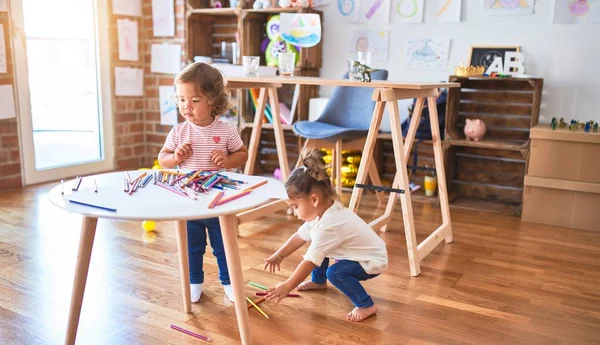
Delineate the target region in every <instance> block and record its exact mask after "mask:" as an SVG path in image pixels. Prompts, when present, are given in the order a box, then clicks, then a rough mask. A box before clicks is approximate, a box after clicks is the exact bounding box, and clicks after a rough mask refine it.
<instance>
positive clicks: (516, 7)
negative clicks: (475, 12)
mask: <svg viewBox="0 0 600 345" xmlns="http://www.w3.org/2000/svg"><path fill="white" fill-rule="evenodd" d="M534 2H535V0H483V2H482V3H481V6H482V10H483V15H484V16H531V15H533V5H534Z"/></svg>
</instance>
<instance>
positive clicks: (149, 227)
mask: <svg viewBox="0 0 600 345" xmlns="http://www.w3.org/2000/svg"><path fill="white" fill-rule="evenodd" d="M142 228H144V230H146V231H153V230H154V229H156V222H155V221H153V220H145V221H143V222H142Z"/></svg>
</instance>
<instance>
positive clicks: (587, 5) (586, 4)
mask: <svg viewBox="0 0 600 345" xmlns="http://www.w3.org/2000/svg"><path fill="white" fill-rule="evenodd" d="M553 22H554V24H583V23H591V24H600V0H556V2H554V20H553Z"/></svg>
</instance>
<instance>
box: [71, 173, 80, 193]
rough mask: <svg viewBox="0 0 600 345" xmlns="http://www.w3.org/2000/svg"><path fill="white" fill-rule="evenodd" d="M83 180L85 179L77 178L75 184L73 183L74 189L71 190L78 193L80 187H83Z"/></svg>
mask: <svg viewBox="0 0 600 345" xmlns="http://www.w3.org/2000/svg"><path fill="white" fill-rule="evenodd" d="M82 180H83V178H82V177H81V176H77V177H76V178H75V182H74V183H73V188H71V190H73V191H77V190H78V189H79V185H81V181H82Z"/></svg>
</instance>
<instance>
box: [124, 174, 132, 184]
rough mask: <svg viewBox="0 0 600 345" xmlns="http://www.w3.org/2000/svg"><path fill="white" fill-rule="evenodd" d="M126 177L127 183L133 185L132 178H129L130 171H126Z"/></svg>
mask: <svg viewBox="0 0 600 345" xmlns="http://www.w3.org/2000/svg"><path fill="white" fill-rule="evenodd" d="M125 175H127V183H129V184H131V176H129V171H126V172H125Z"/></svg>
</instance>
